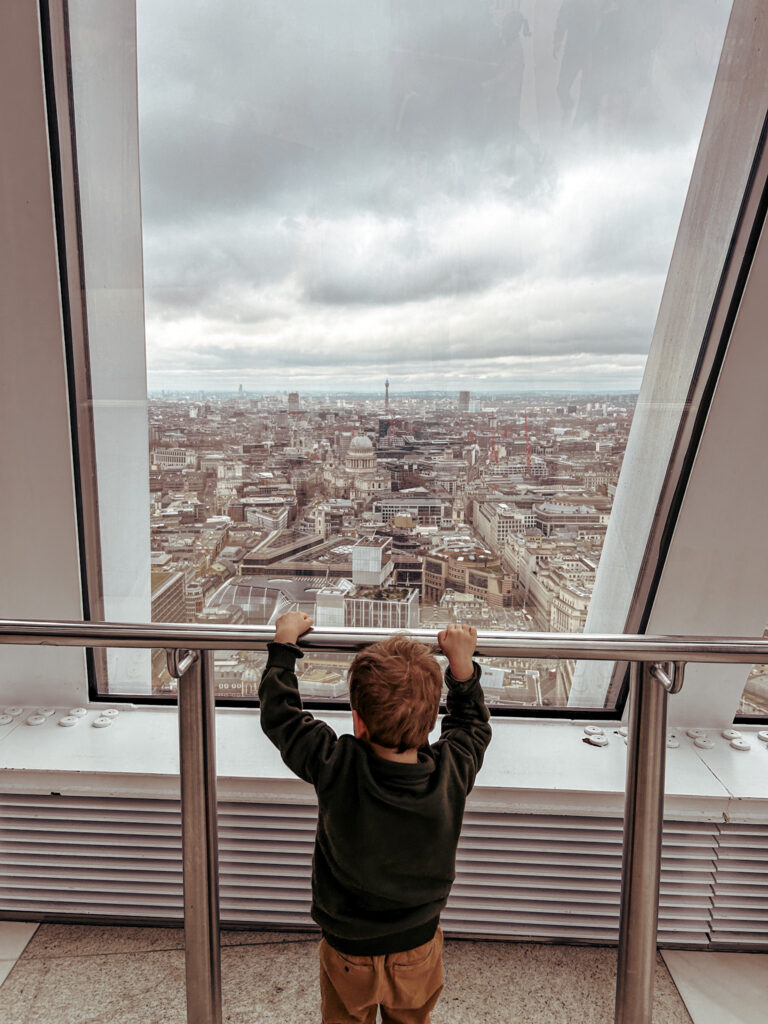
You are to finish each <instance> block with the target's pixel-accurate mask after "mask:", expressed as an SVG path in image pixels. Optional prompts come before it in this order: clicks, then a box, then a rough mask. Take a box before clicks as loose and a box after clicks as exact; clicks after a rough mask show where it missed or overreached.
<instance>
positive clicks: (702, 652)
mask: <svg viewBox="0 0 768 1024" xmlns="http://www.w3.org/2000/svg"><path fill="white" fill-rule="evenodd" d="M395 632H398V631H397V630H394V629H366V628H359V627H351V626H348V627H340V626H323V627H320V628H317V627H316V628H314V629H313V630H312V632H311V633H308V634H306V635H305V636H303V637H302V638H301V639H300V640H299V646H300V647H303V648H305V649H306V650H309V651H311V650H334V651H357V650H360V649H361V648H362V647H366V646H367V645H368V644H371V643H374V642H376V641H377V640H384V639H385V638H386V637H388V636H391V634H392V633H395ZM407 632H408V635H409V636H411V637H413V639H414V640H421V641H423V642H424V643H432V644H434V643H436V639H437V629H436V628H435V629H409V630H408V631H407ZM273 637H274V627H272V626H225V625H202V624H200V625H198V624H195V623H186V622H178V623H175V622H161V623H142V624H136V623H132V622H66V621H45V620H37V619H0V644H2V643H5V644H41V645H46V644H51V645H55V646H59V647H164V648H168V647H173V648H177V649H179V650H198V651H200V650H203V651H223V650H241V651H249V650H250V651H254V650H256V651H259V650H264V649H265V648H266V645H267V643H268V642H269V641H270V640H271V639H272V638H273ZM476 651H477V654H479V655H481V656H485V657H489V658H550V659H552V660H563V659H577V660H578V659H582V660H589V661H640V662H668V661H670V662H671V661H684V662H718V663H721V664H744V665H749V664H753V663H755V664H760V663H768V639H766V640H763V639H757V638H755V639H753V638H750V637H698V636H652V635H646V634H638V635H626V634H621V633H619V634H615V633H528V632H504V631H502V630H478V634H477V645H476Z"/></svg>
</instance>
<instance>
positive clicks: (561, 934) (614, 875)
mask: <svg viewBox="0 0 768 1024" xmlns="http://www.w3.org/2000/svg"><path fill="white" fill-rule="evenodd" d="M714 835H715V828H714V825H709V824H703V825H699V824H687V823H666V824H665V830H664V842H663V854H662V886H661V891H662V895H661V901H660V911H659V935H660V939H661V940H662V941H668V942H685V943H687V944H696V945H705V944H706V942H707V939H708V925H709V913H710V906H711V887H712V881H713V873H714V849H713V847H714ZM621 856H622V823H621V821H620V820H618V819H606V818H602V819H597V818H592V819H583V818H565V817H561V816H560V817H558V816H551V817H550V816H536V817H533V816H525V817H523V816H518V815H504V814H497V815H492V816H489V815H482V816H478V815H474V814H472V813H471V812H470V813H468V814H467V816H466V819H465V826H464V830H463V833H462V840H461V843H460V845H459V856H458V860H457V869H458V872H457V880H456V884H455V885H454V889H453V892H452V894H451V898H450V900H449V904H448V907H447V908H446V913H445V915H444V919H445V923H446V925H447V926H448V927H450V928H451V930H453V931H457V932H465V933H472V934H477V933H478V932H480V933H482V932H483V930H484V929H487V930H489V931H492V932H493V933H496V934H506V935H508V936H510V937H518V938H526V937H529V938H542V937H548V938H560V939H572V940H573V939H578V938H579V937H582V941H585V940H586V941H611V942H614V941H616V940H617V938H618V923H619V902H620V889H621Z"/></svg>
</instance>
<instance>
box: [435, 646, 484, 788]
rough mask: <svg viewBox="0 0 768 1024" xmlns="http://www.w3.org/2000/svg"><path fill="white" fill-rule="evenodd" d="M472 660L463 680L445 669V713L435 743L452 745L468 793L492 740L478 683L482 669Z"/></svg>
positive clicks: (480, 687) (481, 690)
mask: <svg viewBox="0 0 768 1024" xmlns="http://www.w3.org/2000/svg"><path fill="white" fill-rule="evenodd" d="M472 664H473V666H474V671H473V673H472V675H471V676H470V678H469V679H466V680H457V679H454V677H453V676H452V675H451V671H450V669H447V670H446V673H445V685H446V686H447V687H448V698H447V701H446V706H447V714H445V715H444V716H443V721H442V725H441V728H440V739H439V740H438V741H437V744H436V746H437V747H438V748H440V747H446V746H447V747H449V748H450V749H451V751H452V753H453V755H454V757H455V759H456V762H457V764H458V765H459V767H460V770H461V772H462V775H463V777H464V785H465V789H466V792H467V793H469V792H470V790H471V789H472V787H473V785H474V784H475V776H476V775H477V773H478V772H479V771H480V768H481V767H482V764H483V757H484V755H485V750H486V747H487V746H488V744H489V743H490V742H491V726H490V723H489V719H490V717H491V716H490V713H489V711H488V708H487V707H486V706H485V697H484V695H483V688H482V686H481V685H480V672H481V669H480V666H479V665H478V664H477V662H472Z"/></svg>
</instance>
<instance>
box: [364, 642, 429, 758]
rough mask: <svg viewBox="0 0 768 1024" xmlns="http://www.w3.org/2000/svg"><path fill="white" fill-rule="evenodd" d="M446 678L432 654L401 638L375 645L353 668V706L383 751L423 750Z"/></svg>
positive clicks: (417, 643)
mask: <svg viewBox="0 0 768 1024" xmlns="http://www.w3.org/2000/svg"><path fill="white" fill-rule="evenodd" d="M442 685H443V677H442V673H441V671H440V666H439V665H438V663H437V661H436V660H435V658H434V655H433V654H432V651H431V649H430V648H429V647H428V646H427V645H426V644H422V643H419V642H418V641H417V640H411V639H410V637H407V636H404V635H402V634H396V635H395V636H391V637H388V638H387V639H386V640H380V641H379V642H378V643H375V644H371V645H370V647H366V648H365V650H364V651H360V653H359V654H357V655H356V656H355V658H354V660H353V662H352V664H351V665H350V666H349V702H350V704H351V705H352V707H353V709H354V710H355V711H356V712H357V713H358V714H359V715H360V717H361V718H362V720H363V721H364V722H365V724H366V726H367V728H368V735H369V736H370V738H371V740H372V741H373V742H374V743H378V744H379V745H380V746H382V747H390V748H396V749H397V751H398V753H403V752H404V751H406V750H412V749H413V748H414V747H421V746H423V745H424V744H425V743H426V742H427V739H428V737H429V733H430V730H431V729H433V728H434V725H435V722H436V721H437V712H438V710H439V708H440V692H441V689H442Z"/></svg>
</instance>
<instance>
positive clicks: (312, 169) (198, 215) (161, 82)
mask: <svg viewBox="0 0 768 1024" xmlns="http://www.w3.org/2000/svg"><path fill="white" fill-rule="evenodd" d="M729 6H730V5H729V3H728V2H727V0H698V2H697V3H696V4H691V3H690V2H688V0H611V2H607V0H500V2H497V0H493V2H490V0H488V2H483V0H366V2H365V3H362V4H361V3H360V2H359V0H327V2H322V3H321V2H319V0H291V2H288V0H227V2H221V3H216V4H211V3H210V2H208V0H183V2H182V0H164V2H163V3H161V4H157V3H154V2H152V0H138V26H139V36H138V43H139V102H140V106H139V109H140V130H141V174H142V203H143V214H144V231H145V287H146V297H147V344H148V365H149V369H150V381H152V375H153V374H157V375H161V374H162V373H166V372H169V370H170V368H171V367H173V366H177V367H178V366H179V364H180V363H182V364H183V365H184V366H186V367H188V368H189V371H190V374H191V376H190V378H189V379H190V381H192V380H194V381H195V382H196V383H199V382H200V381H201V380H202V379H203V375H204V373H205V372H206V368H208V369H210V370H211V372H213V371H214V370H216V371H222V372H223V371H225V370H226V369H227V368H230V369H232V370H233V371H237V370H240V369H243V368H247V367H248V366H251V365H256V364H258V365H260V366H262V367H271V366H273V367H275V368H280V367H281V366H282V367H285V366H286V365H288V364H289V363H290V362H291V361H292V360H293V361H295V362H296V363H297V364H300V366H303V367H305V368H306V369H307V372H308V373H314V374H317V373H318V371H319V368H321V367H327V368H329V370H330V369H333V368H336V367H339V366H349V365H357V366H360V367H365V366H367V365H371V366H373V365H376V366H379V365H383V364H387V365H390V366H391V367H392V368H393V372H394V370H395V369H396V368H397V366H398V365H403V366H404V365H406V364H409V363H410V364H413V363H414V362H415V361H418V358H419V355H418V354H419V352H420V351H423V350H425V349H427V348H428V347H429V346H436V345H437V346H440V345H442V346H443V351H444V352H447V353H448V354H449V355H450V358H451V359H452V360H454V364H453V368H454V370H457V369H458V368H459V366H460V364H461V365H464V362H466V365H467V366H469V364H470V363H472V362H473V361H474V363H475V365H477V366H479V365H480V363H481V362H482V361H484V360H485V361H487V360H488V359H491V360H493V359H496V360H497V361H498V360H503V358H504V357H505V356H510V357H515V358H517V357H520V358H523V357H526V356H527V357H528V358H530V359H532V358H536V359H540V358H549V357H551V358H553V359H556V358H558V357H560V356H562V355H563V354H569V355H571V356H574V357H575V356H577V355H580V354H581V355H585V356H586V355H591V356H593V357H594V360H593V364H594V366H595V367H597V365H598V363H599V361H600V360H601V359H602V360H608V359H609V358H611V356H612V355H614V354H619V355H621V354H624V355H625V356H627V358H628V363H627V366H628V367H630V368H631V373H633V374H634V375H635V377H634V378H633V383H634V384H636V383H637V373H638V372H639V371H638V365H639V364H638V362H637V359H636V358H635V357H636V356H638V355H642V354H643V353H644V352H646V351H647V348H648V344H649V342H650V336H651V332H652V328H653V321H654V318H655V313H656V309H657V306H658V301H659V299H660V296H661V289H662V287H663V280H664V274H665V271H666V264H667V263H668V260H669V256H670V254H671V249H672V244H673V241H674V234H675V231H676V227H677V222H678V220H679V216H680V212H681V209H682V202H683V198H684V195H685V188H686V183H687V177H688V175H689V174H690V168H691V166H692V162H693V156H694V153H695V146H696V142H697V138H698V134H699V132H700V130H701V125H702V122H703V117H704V112H705V110H706V103H707V100H708V96H709V92H710V90H711V84H712V81H713V78H714V72H715V68H716V65H717V58H718V54H719V49H720V46H721V44H722V37H723V34H724V29H725V24H726V21H727V15H728V10H729ZM441 338H442V341H439V340H438V339H441ZM445 339H450V344H448V343H447V342H446V340H445ZM462 361H464V362H462ZM497 365H498V366H499V368H500V372H502V371H503V366H502V363H501V362H497ZM553 365H554V364H553ZM574 365H575V364H574ZM606 365H608V364H607V363H606ZM611 365H612V369H611V372H613V364H611ZM196 368H197V369H196ZM582 371H583V372H587V368H586V367H581V366H579V368H578V372H579V373H581V372H582ZM446 372H447V371H446ZM563 372H566V370H565V369H564V370H563ZM567 372H571V371H570V370H568V371H567ZM574 372H576V371H575V370H574ZM628 372H629V371H628ZM195 374H197V376H195ZM158 379H159V377H158Z"/></svg>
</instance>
